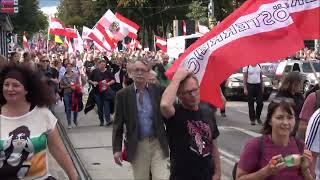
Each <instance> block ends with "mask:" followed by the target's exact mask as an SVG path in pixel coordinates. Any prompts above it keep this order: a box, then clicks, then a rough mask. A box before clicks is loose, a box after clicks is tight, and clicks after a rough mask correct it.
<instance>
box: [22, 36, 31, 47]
mask: <svg viewBox="0 0 320 180" xmlns="http://www.w3.org/2000/svg"><path fill="white" fill-rule="evenodd" d="M22 43H23V47H24V49H25V50H30V46H29V44H28V40H27V37H26V35H23V40H22Z"/></svg>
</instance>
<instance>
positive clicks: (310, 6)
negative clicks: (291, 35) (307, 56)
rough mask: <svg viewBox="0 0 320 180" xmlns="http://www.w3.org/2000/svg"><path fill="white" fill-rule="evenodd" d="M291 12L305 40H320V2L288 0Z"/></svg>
mask: <svg viewBox="0 0 320 180" xmlns="http://www.w3.org/2000/svg"><path fill="white" fill-rule="evenodd" d="M286 1H287V6H288V7H289V8H288V9H289V12H290V14H291V16H292V18H293V21H294V23H295V24H296V26H297V28H298V30H299V32H300V34H301V36H302V38H303V39H304V40H314V39H319V38H320V0H305V1H298V0H286Z"/></svg>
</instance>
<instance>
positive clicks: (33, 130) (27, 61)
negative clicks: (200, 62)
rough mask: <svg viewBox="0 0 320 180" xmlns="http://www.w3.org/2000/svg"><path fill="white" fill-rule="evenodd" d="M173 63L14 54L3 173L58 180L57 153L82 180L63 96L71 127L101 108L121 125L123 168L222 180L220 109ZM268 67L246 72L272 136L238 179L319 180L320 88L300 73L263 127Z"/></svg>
mask: <svg viewBox="0 0 320 180" xmlns="http://www.w3.org/2000/svg"><path fill="white" fill-rule="evenodd" d="M171 63H172V61H169V56H168V55H167V54H166V53H163V52H161V51H158V52H152V51H140V50H138V51H130V50H128V51H124V52H119V53H114V54H108V53H100V52H95V51H88V52H85V53H83V54H79V53H75V54H71V55H70V54H68V53H65V52H49V53H46V52H45V51H43V52H36V53H34V52H31V53H30V52H24V53H22V54H20V53H18V52H12V53H11V55H10V57H9V59H8V61H6V59H5V57H0V65H1V72H0V85H1V88H2V93H1V95H0V105H1V109H0V110H1V111H0V117H1V118H0V124H1V125H0V128H1V132H0V140H1V144H0V145H1V146H0V147H1V149H0V150H1V153H0V176H1V177H8V178H12V177H13V178H19V179H22V178H24V177H32V178H35V177H37V178H38V177H44V178H43V179H46V178H49V173H48V167H47V166H46V156H45V151H46V150H47V149H49V151H50V153H51V154H52V155H53V157H54V158H55V159H56V160H57V161H58V163H59V164H60V165H61V166H62V167H63V169H64V170H65V171H66V173H67V174H68V176H69V178H70V179H72V180H73V179H77V174H76V171H75V168H74V167H73V165H72V162H71V160H70V158H69V156H68V154H67V152H66V150H65V148H64V145H63V144H62V142H61V140H60V137H59V134H58V132H57V129H56V122H57V119H56V118H55V116H54V115H53V114H54V113H55V112H54V107H55V105H56V103H57V102H58V101H59V100H61V99H62V100H63V102H64V106H65V113H66V117H67V123H68V128H72V127H73V126H77V125H78V121H77V116H78V112H80V111H82V110H84V112H85V113H87V112H88V111H90V110H92V109H94V107H95V106H97V113H98V117H99V122H100V124H99V125H100V126H110V125H111V124H113V133H112V147H113V153H114V161H115V163H117V164H119V165H122V161H124V160H126V161H128V162H130V163H131V165H132V169H133V176H134V179H136V180H140V179H147V180H148V179H159V180H160V179H170V180H218V179H220V178H221V163H220V154H219V150H218V144H217V138H218V137H219V134H220V133H219V130H218V127H217V123H216V118H215V109H216V108H214V107H212V106H211V105H209V104H206V103H204V102H200V93H199V91H200V87H199V81H198V79H197V78H196V76H195V75H194V74H192V73H191V72H189V71H187V70H185V69H183V68H181V69H179V70H178V71H177V72H176V73H175V75H174V77H173V79H172V81H169V80H168V79H167V77H166V75H165V71H166V70H167V69H168V68H169V67H170V65H171ZM259 69H260V68H259V66H257V65H251V66H248V67H247V68H245V70H244V74H245V78H244V79H245V80H244V81H245V82H244V84H245V90H246V92H245V93H246V95H248V96H249V97H252V99H251V100H250V101H249V104H248V106H249V109H250V120H251V124H254V123H255V121H257V122H258V123H259V124H262V136H261V137H259V138H253V139H252V140H250V141H249V142H248V143H247V144H246V145H245V147H244V149H243V151H242V153H241V156H240V161H239V163H238V164H237V165H236V166H235V168H234V178H236V179H239V180H246V179H248V180H249V179H252V180H256V179H270V180H278V179H282V178H291V179H304V180H311V179H315V178H317V180H318V179H319V178H320V161H319V157H320V156H319V153H320V110H319V109H318V108H319V106H320V98H318V97H320V90H318V89H319V86H315V87H314V88H313V89H312V90H311V91H310V92H307V94H305V95H303V94H301V92H300V89H299V84H300V82H299V81H301V78H300V76H299V73H297V72H292V73H289V74H288V75H287V76H286V77H284V78H283V82H282V84H281V87H280V89H279V91H278V93H277V95H276V97H275V98H274V99H272V100H271V102H270V104H269V105H268V112H267V118H266V120H265V121H264V122H262V120H261V119H260V114H261V110H262V108H263V102H260V101H259V102H257V104H259V105H258V107H257V109H256V110H255V109H254V101H257V100H259V99H260V98H259V96H260V95H261V94H262V93H261V92H260V91H263V85H261V83H262V79H261V69H260V70H259ZM84 91H88V99H87V101H86V102H83V99H82V98H83V94H84ZM261 103H262V104H261ZM46 107H48V108H46ZM50 111H51V112H50ZM111 114H113V116H111ZM72 122H73V123H72ZM17 142H19V143H17ZM43 154H44V155H43ZM253 157H254V158H253ZM317 158H318V161H317ZM168 159H170V161H168ZM169 162H170V163H169ZM39 164H41V165H42V166H41V167H40V166H39ZM52 178H53V177H52Z"/></svg>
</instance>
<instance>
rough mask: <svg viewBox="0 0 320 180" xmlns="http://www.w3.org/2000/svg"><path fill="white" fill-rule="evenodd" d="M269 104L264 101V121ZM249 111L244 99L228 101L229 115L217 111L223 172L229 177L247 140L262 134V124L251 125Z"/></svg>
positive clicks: (262, 118)
mask: <svg viewBox="0 0 320 180" xmlns="http://www.w3.org/2000/svg"><path fill="white" fill-rule="evenodd" d="M271 98H272V97H271ZM271 98H270V99H271ZM268 104H269V102H264V107H263V111H262V115H261V120H262V121H264V120H265V117H266V114H267V106H268ZM248 112H249V110H248V103H247V102H243V101H228V102H227V107H226V114H227V117H221V115H220V111H217V123H218V129H219V131H220V136H219V137H218V145H219V150H220V154H221V160H222V161H221V162H222V172H223V174H224V176H226V177H228V179H229V178H230V179H232V178H231V177H232V176H231V173H232V169H233V166H234V164H235V163H236V162H237V161H239V157H240V153H241V150H242V149H243V147H244V145H245V144H246V142H247V141H248V140H249V139H251V138H253V137H257V136H260V135H261V134H260V131H261V128H262V125H258V124H257V125H255V126H252V125H250V120H249V113H248Z"/></svg>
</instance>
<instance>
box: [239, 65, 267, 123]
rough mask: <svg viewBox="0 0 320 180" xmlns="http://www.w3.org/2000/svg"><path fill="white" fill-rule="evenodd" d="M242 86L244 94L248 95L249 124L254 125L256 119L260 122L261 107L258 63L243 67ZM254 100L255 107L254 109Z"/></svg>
mask: <svg viewBox="0 0 320 180" xmlns="http://www.w3.org/2000/svg"><path fill="white" fill-rule="evenodd" d="M243 88H244V94H245V95H246V96H248V106H249V117H250V121H251V125H255V124H256V123H255V121H256V120H257V122H258V123H259V124H262V121H261V119H260V116H261V111H262V108H263V80H262V71H261V67H260V65H258V64H254V65H250V66H246V67H244V68H243ZM255 101H256V103H257V106H256V109H254V102H255Z"/></svg>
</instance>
